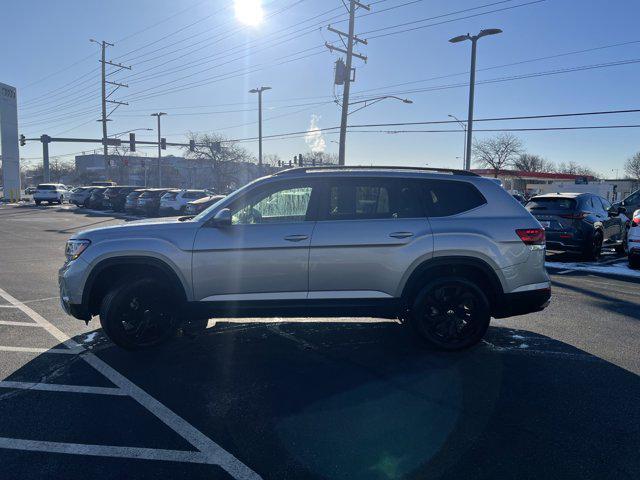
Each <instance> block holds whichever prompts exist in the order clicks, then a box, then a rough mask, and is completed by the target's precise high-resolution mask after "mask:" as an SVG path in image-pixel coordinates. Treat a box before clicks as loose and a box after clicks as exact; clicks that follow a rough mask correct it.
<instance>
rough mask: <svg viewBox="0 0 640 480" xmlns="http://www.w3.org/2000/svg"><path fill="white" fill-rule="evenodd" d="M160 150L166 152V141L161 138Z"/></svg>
mask: <svg viewBox="0 0 640 480" xmlns="http://www.w3.org/2000/svg"><path fill="white" fill-rule="evenodd" d="M160 148H161V149H162V150H166V149H167V139H166V138H161V139H160Z"/></svg>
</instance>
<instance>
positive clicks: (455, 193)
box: [422, 180, 487, 217]
mask: <svg viewBox="0 0 640 480" xmlns="http://www.w3.org/2000/svg"><path fill="white" fill-rule="evenodd" d="M422 197H423V199H424V202H425V207H426V210H427V213H428V215H429V216H430V217H448V216H451V215H457V214H459V213H462V212H467V211H469V210H473V209H474V208H476V207H479V206H481V205H484V204H485V203H487V200H486V199H485V198H484V196H483V195H482V194H481V193H480V191H479V190H478V189H477V188H476V187H475V186H474V185H472V184H471V183H468V182H461V181H456V180H427V181H424V182H423V186H422Z"/></svg>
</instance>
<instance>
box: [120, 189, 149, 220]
mask: <svg viewBox="0 0 640 480" xmlns="http://www.w3.org/2000/svg"><path fill="white" fill-rule="evenodd" d="M146 191H147V189H146V188H139V189H137V190H134V191H133V192H131V193H129V195H127V196H126V198H125V200H124V211H125V212H127V213H130V214H134V213H137V212H138V198H139V197H140V195H142V194H143V193H144V192H146Z"/></svg>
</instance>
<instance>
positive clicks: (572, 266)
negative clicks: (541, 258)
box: [545, 262, 640, 278]
mask: <svg viewBox="0 0 640 480" xmlns="http://www.w3.org/2000/svg"><path fill="white" fill-rule="evenodd" d="M545 266H546V267H548V268H553V269H560V270H575V271H580V272H590V273H604V274H609V275H620V276H623V277H630V278H640V270H633V269H632V268H630V267H629V265H628V264H627V263H620V264H613V265H612V264H609V265H594V264H585V263H578V262H575V263H573V262H546V263H545Z"/></svg>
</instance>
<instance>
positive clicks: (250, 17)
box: [234, 0, 264, 26]
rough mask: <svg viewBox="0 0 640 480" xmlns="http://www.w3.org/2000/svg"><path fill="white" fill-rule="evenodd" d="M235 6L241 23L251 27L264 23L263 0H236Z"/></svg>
mask: <svg viewBox="0 0 640 480" xmlns="http://www.w3.org/2000/svg"><path fill="white" fill-rule="evenodd" d="M234 5H235V10H236V18H237V19H238V21H239V22H241V23H244V24H245V25H251V26H255V25H259V24H260V23H262V19H263V17H264V13H263V11H262V0H235V1H234Z"/></svg>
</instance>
